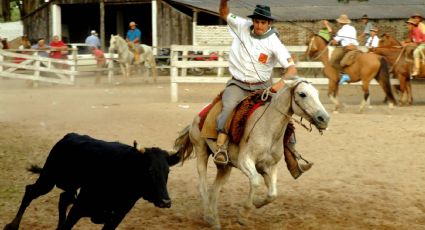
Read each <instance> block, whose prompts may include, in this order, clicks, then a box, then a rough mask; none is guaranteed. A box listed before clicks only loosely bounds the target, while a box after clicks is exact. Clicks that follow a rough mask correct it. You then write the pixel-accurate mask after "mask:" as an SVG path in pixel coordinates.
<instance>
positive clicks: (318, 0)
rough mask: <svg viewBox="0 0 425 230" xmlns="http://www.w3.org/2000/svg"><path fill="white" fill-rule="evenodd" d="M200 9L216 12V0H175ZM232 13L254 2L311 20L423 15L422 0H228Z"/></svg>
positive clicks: (289, 17) (279, 15)
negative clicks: (345, 15) (341, 17)
mask: <svg viewBox="0 0 425 230" xmlns="http://www.w3.org/2000/svg"><path fill="white" fill-rule="evenodd" d="M173 2H175V3H179V4H184V5H186V6H189V7H193V8H196V9H200V10H202V11H206V12H210V13H214V14H218V7H219V1H217V0H175V1H173ZM228 3H229V6H230V10H231V12H232V13H234V14H236V15H240V16H246V15H250V14H251V13H252V11H253V10H254V8H255V5H256V4H265V5H269V6H270V7H271V10H272V15H273V16H274V17H275V18H276V19H277V20H278V21H314V20H320V19H328V20H331V19H336V18H337V17H338V16H339V15H340V14H347V15H348V16H349V17H350V19H360V18H361V17H362V15H363V14H367V15H369V18H371V19H403V18H409V17H410V16H411V15H413V14H415V13H420V14H421V15H422V16H425V1H424V0H404V1H400V0H369V1H362V2H359V1H353V0H351V1H350V2H349V3H339V2H337V0H291V1H289V0H269V1H267V0H264V1H259V0H256V1H254V0H244V1H229V2H228Z"/></svg>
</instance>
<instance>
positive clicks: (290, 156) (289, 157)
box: [284, 143, 313, 179]
mask: <svg viewBox="0 0 425 230" xmlns="http://www.w3.org/2000/svg"><path fill="white" fill-rule="evenodd" d="M284 155H285V162H286V167H288V170H289V172H290V173H291V175H292V177H293V178H294V179H297V178H298V177H300V176H301V174H303V173H304V172H306V171H308V170H309V169H310V168H311V167H312V166H313V163H310V162H308V161H306V160H304V159H303V158H302V157H301V155H300V154H299V153H298V152H297V150H295V144H292V143H288V144H287V145H286V146H285V149H284ZM298 159H302V160H304V161H305V162H306V164H300V163H298Z"/></svg>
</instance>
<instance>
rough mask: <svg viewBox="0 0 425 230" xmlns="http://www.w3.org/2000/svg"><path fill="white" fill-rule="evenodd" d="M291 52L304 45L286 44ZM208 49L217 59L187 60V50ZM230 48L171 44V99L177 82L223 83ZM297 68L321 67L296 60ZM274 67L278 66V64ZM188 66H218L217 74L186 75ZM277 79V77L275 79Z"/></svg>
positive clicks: (321, 80)
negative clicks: (216, 54) (214, 53)
mask: <svg viewBox="0 0 425 230" xmlns="http://www.w3.org/2000/svg"><path fill="white" fill-rule="evenodd" d="M287 48H288V50H289V51H290V52H291V53H301V52H305V50H306V49H307V47H306V46H287ZM205 50H207V51H209V52H216V53H218V56H219V58H218V60H217V61H196V60H188V57H190V55H189V52H196V51H205ZM229 50H230V46H229V45H225V46H190V45H172V46H171V54H170V56H171V101H173V102H176V101H177V100H178V84H179V83H225V82H227V81H228V80H229V79H230V76H225V75H224V69H225V68H227V67H229V63H228V61H227V60H226V59H227V57H228V53H229ZM296 66H297V68H323V65H322V63H321V62H297V63H296ZM276 67H280V66H279V65H278V66H276ZM189 68H218V71H217V76H188V75H187V69H189ZM276 80H277V79H276ZM309 81H311V82H312V83H313V84H327V82H328V81H327V78H309Z"/></svg>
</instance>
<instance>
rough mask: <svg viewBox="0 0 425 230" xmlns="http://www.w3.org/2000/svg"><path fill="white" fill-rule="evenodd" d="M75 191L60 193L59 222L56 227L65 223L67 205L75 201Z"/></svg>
mask: <svg viewBox="0 0 425 230" xmlns="http://www.w3.org/2000/svg"><path fill="white" fill-rule="evenodd" d="M75 199H76V192H75V191H65V192H63V193H61V195H60V198H59V222H58V229H60V228H61V226H62V225H63V224H64V223H65V219H66V210H67V209H68V206H69V205H70V204H72V203H74V202H75Z"/></svg>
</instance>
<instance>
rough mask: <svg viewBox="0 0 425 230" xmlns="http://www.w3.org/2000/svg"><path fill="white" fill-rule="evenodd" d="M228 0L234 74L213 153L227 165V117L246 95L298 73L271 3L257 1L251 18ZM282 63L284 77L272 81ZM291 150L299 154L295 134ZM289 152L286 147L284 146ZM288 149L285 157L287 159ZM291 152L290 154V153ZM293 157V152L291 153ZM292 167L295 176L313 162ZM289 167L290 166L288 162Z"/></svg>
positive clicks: (224, 9) (223, 8)
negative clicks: (234, 9) (240, 13)
mask: <svg viewBox="0 0 425 230" xmlns="http://www.w3.org/2000/svg"><path fill="white" fill-rule="evenodd" d="M227 2H228V0H220V8H219V12H220V17H221V18H222V19H223V20H225V21H227V24H228V26H229V28H230V32H231V33H233V34H232V35H233V37H234V39H233V42H232V45H231V49H230V54H229V72H230V74H231V75H232V78H231V79H230V80H229V81H228V82H227V84H226V87H225V89H224V92H223V96H222V103H223V108H222V111H221V113H220V115H219V116H218V118H217V131H218V137H217V146H218V151H217V152H216V153H214V162H215V163H216V164H221V165H225V164H227V163H228V156H227V144H228V140H227V134H226V133H225V130H224V127H225V123H226V121H227V118H228V117H229V116H230V114H231V113H232V111H233V109H234V108H235V107H236V106H237V105H238V103H239V102H240V101H241V100H242V99H244V98H245V97H246V96H248V95H249V94H251V93H252V92H253V91H256V90H264V89H267V88H269V87H271V88H270V91H271V92H276V91H278V90H279V89H281V88H283V86H284V84H285V83H284V81H283V79H287V78H290V77H295V76H296V75H297V70H296V68H295V63H294V61H293V60H292V58H291V55H290V53H289V51H288V50H287V49H286V47H285V46H284V45H283V44H282V42H281V41H280V40H279V37H278V33H277V31H276V30H275V29H274V28H273V27H272V23H273V21H274V18H273V17H272V15H271V11H270V7H269V6H266V5H256V7H255V10H254V12H253V14H252V15H249V16H247V17H248V18H251V20H248V19H246V18H242V17H239V16H236V15H234V14H232V13H230V9H229V6H228V3H227ZM277 63H279V64H280V65H281V66H282V67H283V68H285V69H286V72H285V74H284V75H283V76H282V80H280V81H278V82H277V83H275V84H273V85H272V79H271V74H272V71H273V67H274V66H275V65H276V64H277ZM292 139H293V141H292V145H291V147H292V151H293V152H292V154H297V153H296V151H295V149H294V148H293V147H294V144H295V138H294V137H293V138H292ZM285 152H286V148H285ZM286 155H287V154H286V153H285V159H286ZM289 155H291V154H289ZM291 156H292V157H293V155H291ZM291 160H293V161H292V162H294V161H295V166H294V167H292V166H291V169H290V172H291V174H292V176H293V177H294V178H297V177H299V176H300V175H301V174H302V173H303V172H304V171H307V170H308V169H310V168H311V166H312V164H311V163H309V164H302V165H301V164H298V162H297V161H296V160H295V159H291ZM288 168H290V166H289V165H288Z"/></svg>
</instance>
